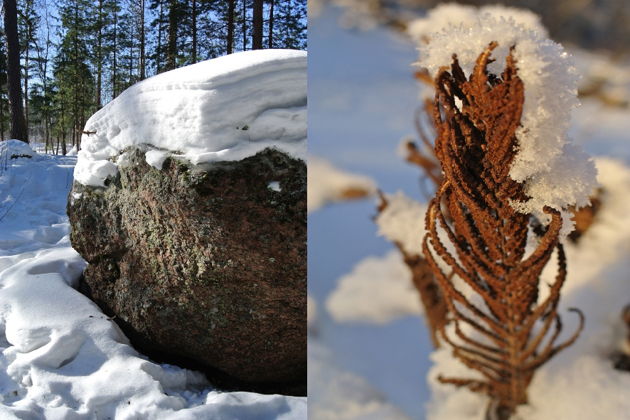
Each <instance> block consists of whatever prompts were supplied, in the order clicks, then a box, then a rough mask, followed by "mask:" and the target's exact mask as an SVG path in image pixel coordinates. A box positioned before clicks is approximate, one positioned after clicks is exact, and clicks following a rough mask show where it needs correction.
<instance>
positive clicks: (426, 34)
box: [406, 3, 547, 42]
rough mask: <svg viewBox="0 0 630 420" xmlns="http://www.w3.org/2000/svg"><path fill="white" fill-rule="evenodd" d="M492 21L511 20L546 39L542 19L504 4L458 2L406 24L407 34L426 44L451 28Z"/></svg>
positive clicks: (431, 11)
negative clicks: (489, 4) (434, 34)
mask: <svg viewBox="0 0 630 420" xmlns="http://www.w3.org/2000/svg"><path fill="white" fill-rule="evenodd" d="M487 17H489V18H494V19H500V18H501V17H505V18H508V17H509V18H511V19H512V20H514V22H516V23H517V24H519V25H523V26H524V27H526V28H529V29H531V30H534V31H537V32H539V33H540V34H541V35H543V36H547V29H546V28H545V27H544V26H543V24H542V22H541V21H540V16H538V15H537V14H535V13H533V12H531V11H529V10H526V9H518V8H515V7H506V6H501V5H491V6H482V7H475V6H466V5H462V4H457V3H444V4H439V5H437V6H436V7H434V8H433V9H431V10H429V11H428V12H427V14H426V16H424V17H422V18H419V19H414V20H412V21H411V22H409V24H408V25H407V30H406V31H407V34H408V35H409V36H410V37H411V38H412V39H413V40H415V41H418V42H427V41H429V40H430V39H431V34H432V33H434V32H440V31H441V30H442V29H444V28H446V27H448V26H449V25H460V24H461V25H464V26H473V25H474V24H475V23H476V22H477V21H478V20H480V19H481V20H483V19H486V18H487Z"/></svg>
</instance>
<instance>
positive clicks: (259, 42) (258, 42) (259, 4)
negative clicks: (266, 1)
mask: <svg viewBox="0 0 630 420" xmlns="http://www.w3.org/2000/svg"><path fill="white" fill-rule="evenodd" d="M252 20H253V22H252V23H253V25H252V49H254V50H261V49H262V47H263V0H254V2H253V5H252Z"/></svg>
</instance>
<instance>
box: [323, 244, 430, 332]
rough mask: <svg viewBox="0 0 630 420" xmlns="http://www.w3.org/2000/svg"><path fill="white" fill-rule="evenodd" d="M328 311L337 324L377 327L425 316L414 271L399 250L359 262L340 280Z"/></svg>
mask: <svg viewBox="0 0 630 420" xmlns="http://www.w3.org/2000/svg"><path fill="white" fill-rule="evenodd" d="M367 302H369V304H367ZM326 309H327V310H328V312H329V313H330V315H331V316H332V317H333V319H334V320H335V321H337V322H362V323H372V324H377V325H383V324H387V323H388V322H391V321H393V320H394V319H397V318H400V317H403V316H407V315H419V314H421V312H422V310H421V307H420V298H419V296H418V293H417V292H416V290H415V289H414V287H413V282H412V279H411V271H410V270H409V267H407V266H406V265H405V263H404V261H403V260H402V257H401V255H400V252H398V251H397V250H392V251H390V252H389V253H388V254H387V255H386V256H384V257H367V258H365V259H363V260H362V261H360V262H359V263H358V264H357V265H356V266H355V267H354V269H353V270H352V272H350V273H349V274H346V275H345V276H343V277H341V278H340V279H339V282H338V285H337V288H336V289H335V290H334V291H333V293H331V295H330V296H329V297H328V299H327V300H326Z"/></svg>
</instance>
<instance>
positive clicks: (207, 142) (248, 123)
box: [75, 50, 306, 186]
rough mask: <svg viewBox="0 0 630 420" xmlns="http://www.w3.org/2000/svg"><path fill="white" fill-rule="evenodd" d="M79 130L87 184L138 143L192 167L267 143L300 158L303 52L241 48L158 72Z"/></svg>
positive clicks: (78, 174) (112, 169)
mask: <svg viewBox="0 0 630 420" xmlns="http://www.w3.org/2000/svg"><path fill="white" fill-rule="evenodd" d="M84 132H85V133H91V134H83V135H82V137H81V147H82V148H81V150H80V151H79V153H78V157H79V159H78V162H77V166H76V170H75V180H76V181H78V182H80V183H82V184H85V185H92V186H103V185H104V180H105V178H106V177H107V176H111V175H113V174H116V165H115V164H114V163H112V162H111V161H110V159H112V158H114V157H116V156H117V155H118V154H119V153H120V152H121V151H122V150H123V149H125V148H127V147H129V146H142V145H144V144H151V145H152V146H154V147H156V148H159V149H164V150H169V151H171V152H172V153H173V154H177V155H179V156H180V157H183V158H185V159H187V160H188V161H190V162H191V163H193V164H197V163H202V162H212V161H220V160H240V159H244V158H246V157H248V156H251V155H254V154H256V153H258V152H259V151H261V150H263V149H265V148H267V147H275V148H277V149H279V150H282V151H284V152H286V153H288V154H290V155H292V156H294V157H296V158H300V159H305V153H306V52H304V51H294V50H256V51H246V52H241V53H236V54H230V55H227V56H224V57H219V58H215V59H213V60H208V61H204V62H201V63H197V64H193V65H191V66H187V67H183V68H180V69H176V70H172V71H169V72H166V73H162V74H159V75H157V76H154V77H151V78H149V79H146V80H143V81H142V82H139V83H137V84H135V85H133V86H131V87H130V88H129V89H127V90H126V91H124V92H123V93H122V94H121V95H120V96H118V97H117V98H116V99H114V100H113V101H111V102H110V103H108V104H107V105H105V106H104V107H103V108H102V109H101V110H99V111H98V112H96V113H95V114H94V115H92V117H90V119H89V120H88V121H87V123H86V124H85V129H84ZM149 159H151V158H149ZM158 161H159V159H158V160H156V161H154V163H156V164H157V163H158Z"/></svg>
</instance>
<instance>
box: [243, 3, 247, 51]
mask: <svg viewBox="0 0 630 420" xmlns="http://www.w3.org/2000/svg"><path fill="white" fill-rule="evenodd" d="M242 29H243V51H245V50H247V0H243V25H242Z"/></svg>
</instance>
